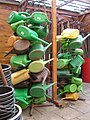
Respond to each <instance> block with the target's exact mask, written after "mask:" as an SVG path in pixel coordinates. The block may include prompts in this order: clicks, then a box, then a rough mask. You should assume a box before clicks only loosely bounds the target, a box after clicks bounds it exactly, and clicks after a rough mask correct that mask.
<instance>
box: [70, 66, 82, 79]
mask: <svg viewBox="0 0 90 120" xmlns="http://www.w3.org/2000/svg"><path fill="white" fill-rule="evenodd" d="M69 69H70V70H71V72H72V73H73V74H74V76H77V77H78V76H79V75H80V74H81V67H79V68H78V67H74V68H73V67H71V66H70V67H69Z"/></svg>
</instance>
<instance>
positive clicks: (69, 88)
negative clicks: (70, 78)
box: [58, 84, 77, 96]
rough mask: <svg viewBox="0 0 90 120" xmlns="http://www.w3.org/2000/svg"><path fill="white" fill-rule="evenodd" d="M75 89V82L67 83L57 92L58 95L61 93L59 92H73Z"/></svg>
mask: <svg viewBox="0 0 90 120" xmlns="http://www.w3.org/2000/svg"><path fill="white" fill-rule="evenodd" d="M76 90H77V85H76V84H68V85H65V86H64V90H63V91H61V92H60V93H59V94H58V96H59V95H61V94H64V93H68V92H71V93H74V92H76Z"/></svg>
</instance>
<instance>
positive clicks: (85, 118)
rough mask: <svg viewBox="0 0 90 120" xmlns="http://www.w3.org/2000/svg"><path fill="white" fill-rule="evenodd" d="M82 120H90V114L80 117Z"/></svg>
mask: <svg viewBox="0 0 90 120" xmlns="http://www.w3.org/2000/svg"><path fill="white" fill-rule="evenodd" d="M78 118H79V119H80V120H90V112H89V113H86V114H83V115H82V116H80V117H78Z"/></svg>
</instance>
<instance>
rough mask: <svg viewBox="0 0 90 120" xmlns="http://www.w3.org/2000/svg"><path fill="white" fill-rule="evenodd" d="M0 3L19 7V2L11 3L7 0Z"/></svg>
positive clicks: (1, 0)
mask: <svg viewBox="0 0 90 120" xmlns="http://www.w3.org/2000/svg"><path fill="white" fill-rule="evenodd" d="M0 3H2V4H11V5H19V2H14V1H13V2H11V1H7V0H0Z"/></svg>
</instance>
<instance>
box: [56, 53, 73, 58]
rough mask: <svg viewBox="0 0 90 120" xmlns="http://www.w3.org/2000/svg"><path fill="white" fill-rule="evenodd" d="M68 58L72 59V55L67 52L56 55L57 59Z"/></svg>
mask: <svg viewBox="0 0 90 120" xmlns="http://www.w3.org/2000/svg"><path fill="white" fill-rule="evenodd" d="M69 58H72V55H71V54H70V53H69V52H66V53H59V54H58V59H69Z"/></svg>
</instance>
